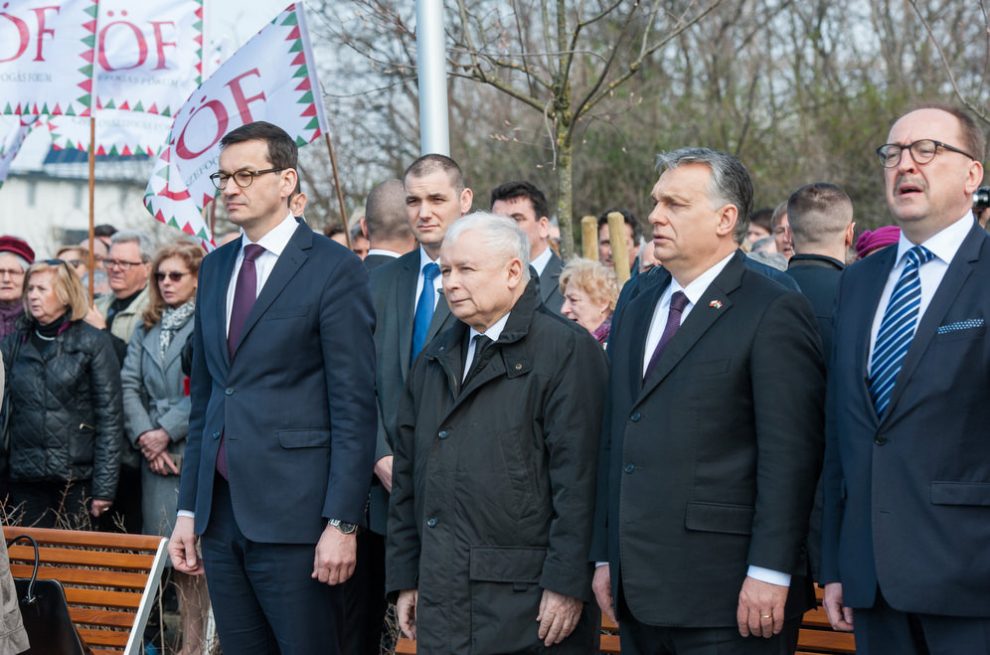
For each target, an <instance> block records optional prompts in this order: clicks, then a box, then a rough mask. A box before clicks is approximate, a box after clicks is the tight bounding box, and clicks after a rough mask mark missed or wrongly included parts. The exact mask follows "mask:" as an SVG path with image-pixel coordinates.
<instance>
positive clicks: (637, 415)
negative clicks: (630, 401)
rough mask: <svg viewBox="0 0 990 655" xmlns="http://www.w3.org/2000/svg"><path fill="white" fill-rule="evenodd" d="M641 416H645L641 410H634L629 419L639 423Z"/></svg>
mask: <svg viewBox="0 0 990 655" xmlns="http://www.w3.org/2000/svg"><path fill="white" fill-rule="evenodd" d="M641 418H643V415H642V414H640V413H639V412H633V413H632V416H630V417H629V420H630V421H632V422H633V423H639V419H641Z"/></svg>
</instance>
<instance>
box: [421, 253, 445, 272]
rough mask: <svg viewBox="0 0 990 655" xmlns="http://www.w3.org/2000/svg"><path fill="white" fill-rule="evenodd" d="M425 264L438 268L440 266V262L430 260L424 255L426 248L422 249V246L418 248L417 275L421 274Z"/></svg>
mask: <svg viewBox="0 0 990 655" xmlns="http://www.w3.org/2000/svg"><path fill="white" fill-rule="evenodd" d="M427 264H436V265H437V266H439V265H440V262H438V261H437V260H435V259H430V256H429V255H428V254H426V248H424V247H423V246H420V247H419V274H420V275H422V274H423V269H424V268H426V265H427Z"/></svg>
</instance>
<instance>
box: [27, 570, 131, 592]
mask: <svg viewBox="0 0 990 655" xmlns="http://www.w3.org/2000/svg"><path fill="white" fill-rule="evenodd" d="M10 570H11V573H13V574H14V577H15V578H30V577H31V572H32V571H33V570H34V566H33V565H28V564H12V565H11V567H10ZM38 579H39V580H58V581H59V582H61V583H62V584H81V585H91V586H94V587H121V588H124V589H144V585H145V583H147V582H148V576H147V575H142V574H141V573H123V572H121V571H103V570H99V569H73V568H68V567H64V566H45V565H42V566H39V567H38Z"/></svg>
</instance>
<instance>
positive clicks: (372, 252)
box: [368, 248, 402, 259]
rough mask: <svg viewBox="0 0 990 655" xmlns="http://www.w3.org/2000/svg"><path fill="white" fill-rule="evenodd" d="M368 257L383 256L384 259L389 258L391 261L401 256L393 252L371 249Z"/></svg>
mask: <svg viewBox="0 0 990 655" xmlns="http://www.w3.org/2000/svg"><path fill="white" fill-rule="evenodd" d="M368 254H369V255H383V256H385V257H391V258H392V259H398V258H399V257H401V256H402V255H401V254H400V253H397V252H395V251H394V250H385V249H384V248H372V249H370V250H369V251H368Z"/></svg>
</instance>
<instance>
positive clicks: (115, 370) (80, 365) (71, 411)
mask: <svg viewBox="0 0 990 655" xmlns="http://www.w3.org/2000/svg"><path fill="white" fill-rule="evenodd" d="M24 303H25V309H26V314H25V317H26V318H27V320H26V321H25V323H24V324H23V325H22V326H21V327H20V328H19V329H18V330H17V331H16V332H14V333H13V334H11V335H9V336H8V337H7V338H6V339H4V341H3V343H2V345H0V351H2V353H3V358H4V362H5V363H6V365H7V386H8V389H9V396H8V406H7V412H8V414H9V416H8V417H7V435H6V436H7V440H8V444H9V449H10V478H11V485H10V496H11V499H10V502H11V508H10V509H11V510H12V511H13V512H14V513H15V516H16V513H18V512H22V513H23V517H22V522H23V523H24V524H25V525H35V526H39V527H53V526H55V524H56V521H57V519H62V520H63V521H69V522H70V524H72V525H75V524H77V522H78V520H79V517H80V516H85V509H86V508H85V503H86V502H87V500H90V503H89V508H88V509H89V513H90V514H91V515H92V516H94V517H97V516H100V515H101V514H103V513H104V512H106V511H107V510H108V509H109V508H110V505H111V503H112V502H113V497H114V493H115V491H116V489H117V475H118V468H119V464H120V453H119V450H118V448H119V445H118V444H119V443H120V441H121V434H122V431H123V408H122V405H121V390H120V363H119V361H118V360H117V356H116V354H115V353H114V350H113V344H112V343H111V340H110V336H109V335H108V334H107V333H105V332H103V331H101V330H97V329H96V328H94V327H92V326H90V325H88V324H86V323H84V322H83V320H82V319H83V317H84V316H86V312H87V311H88V309H89V306H88V303H87V302H86V292H85V291H84V290H83V287H82V284H81V283H80V282H79V279H78V278H77V277H76V276H75V274H74V273H73V272H72V270H71V269H70V268H69V266H68V264H66V263H65V262H64V261H62V260H58V259H49V260H46V261H43V262H38V263H35V264H33V265H32V266H31V267H30V268H29V269H28V271H27V274H26V275H25V276H24Z"/></svg>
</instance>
